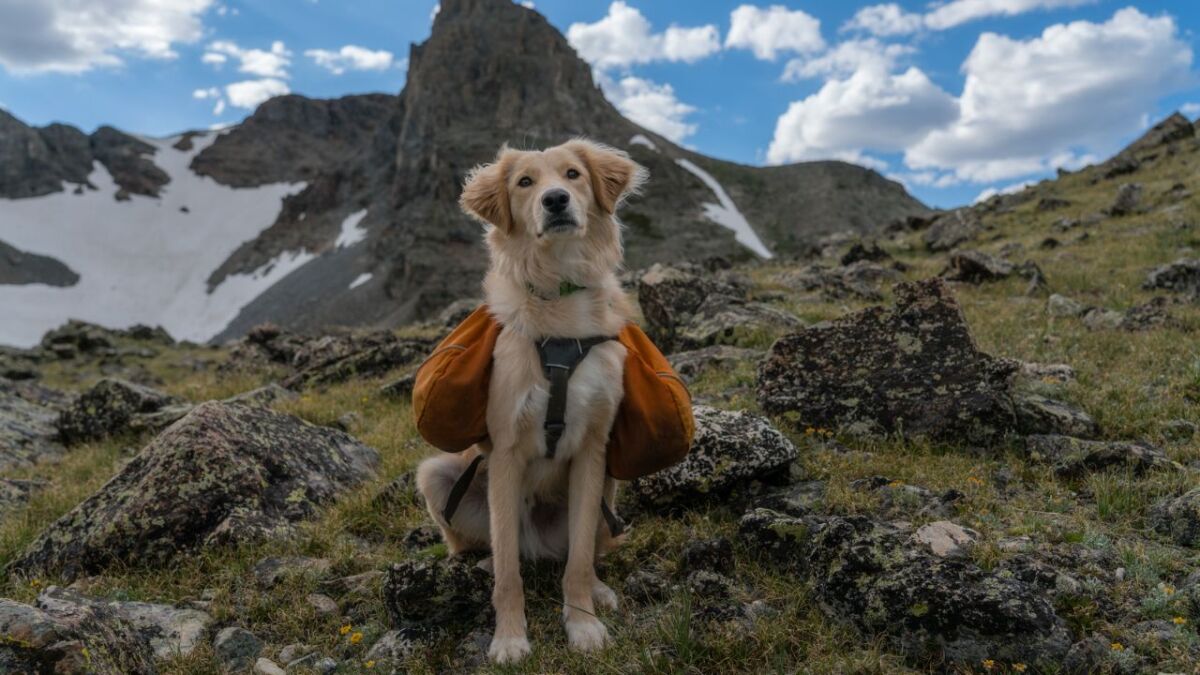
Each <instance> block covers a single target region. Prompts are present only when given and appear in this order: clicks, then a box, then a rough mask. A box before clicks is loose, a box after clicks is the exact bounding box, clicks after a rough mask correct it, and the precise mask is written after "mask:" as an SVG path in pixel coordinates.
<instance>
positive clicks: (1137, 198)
mask: <svg viewBox="0 0 1200 675" xmlns="http://www.w3.org/2000/svg"><path fill="white" fill-rule="evenodd" d="M1141 205H1142V184H1141V183H1122V184H1121V186H1120V187H1118V188H1117V195H1116V197H1114V198H1113V203H1112V205H1110V206H1109V207H1108V208H1107V209H1105V210H1104V212H1105V213H1106V214H1108V215H1110V216H1129V215H1133V214H1134V213H1137V212H1138V209H1140V208H1141Z"/></svg>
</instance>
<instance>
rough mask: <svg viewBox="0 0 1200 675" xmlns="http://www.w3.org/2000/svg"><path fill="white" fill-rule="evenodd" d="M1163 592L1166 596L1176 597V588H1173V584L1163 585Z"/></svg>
mask: <svg viewBox="0 0 1200 675" xmlns="http://www.w3.org/2000/svg"><path fill="white" fill-rule="evenodd" d="M1162 592H1163V593H1164V594H1165V595H1175V587H1174V586H1172V585H1171V584H1163V585H1162Z"/></svg>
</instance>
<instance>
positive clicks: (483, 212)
mask: <svg viewBox="0 0 1200 675" xmlns="http://www.w3.org/2000/svg"><path fill="white" fill-rule="evenodd" d="M511 163H512V154H511V151H510V150H509V149H508V147H507V146H503V147H501V148H500V152H499V154H497V155H496V161H494V162H492V163H491V164H481V165H479V166H477V167H475V168H474V169H472V170H471V172H470V173H469V174H467V180H466V181H465V182H464V183H463V191H462V195H460V196H459V198H458V204H459V206H461V207H462V210H463V211H466V212H467V214H468V215H471V216H474V217H475V218H477V219H479V220H481V221H483V222H485V223H491V224H492V225H495V226H496V227H498V228H500V229H501V230H502V231H504V232H505V233H508V232H509V231H511V230H512V225H513V217H512V208H511V207H510V206H509V203H508V184H507V181H508V167H509V165H510V164H511Z"/></svg>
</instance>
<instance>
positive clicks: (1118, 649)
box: [1112, 642, 1125, 652]
mask: <svg viewBox="0 0 1200 675" xmlns="http://www.w3.org/2000/svg"><path fill="white" fill-rule="evenodd" d="M1112 650H1113V651H1114V652H1123V651H1125V645H1123V644H1121V643H1120V642H1114V643H1112Z"/></svg>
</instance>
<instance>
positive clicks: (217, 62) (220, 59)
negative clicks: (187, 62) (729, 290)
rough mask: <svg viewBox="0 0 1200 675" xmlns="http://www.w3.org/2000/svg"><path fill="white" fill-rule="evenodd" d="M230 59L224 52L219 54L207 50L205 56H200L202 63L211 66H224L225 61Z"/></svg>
mask: <svg viewBox="0 0 1200 675" xmlns="http://www.w3.org/2000/svg"><path fill="white" fill-rule="evenodd" d="M228 60H229V57H228V56H225V55H224V54H217V53H216V52H205V53H204V56H201V57H200V61H201V62H202V63H207V64H208V65H210V66H222V65H225V62H226V61H228Z"/></svg>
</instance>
